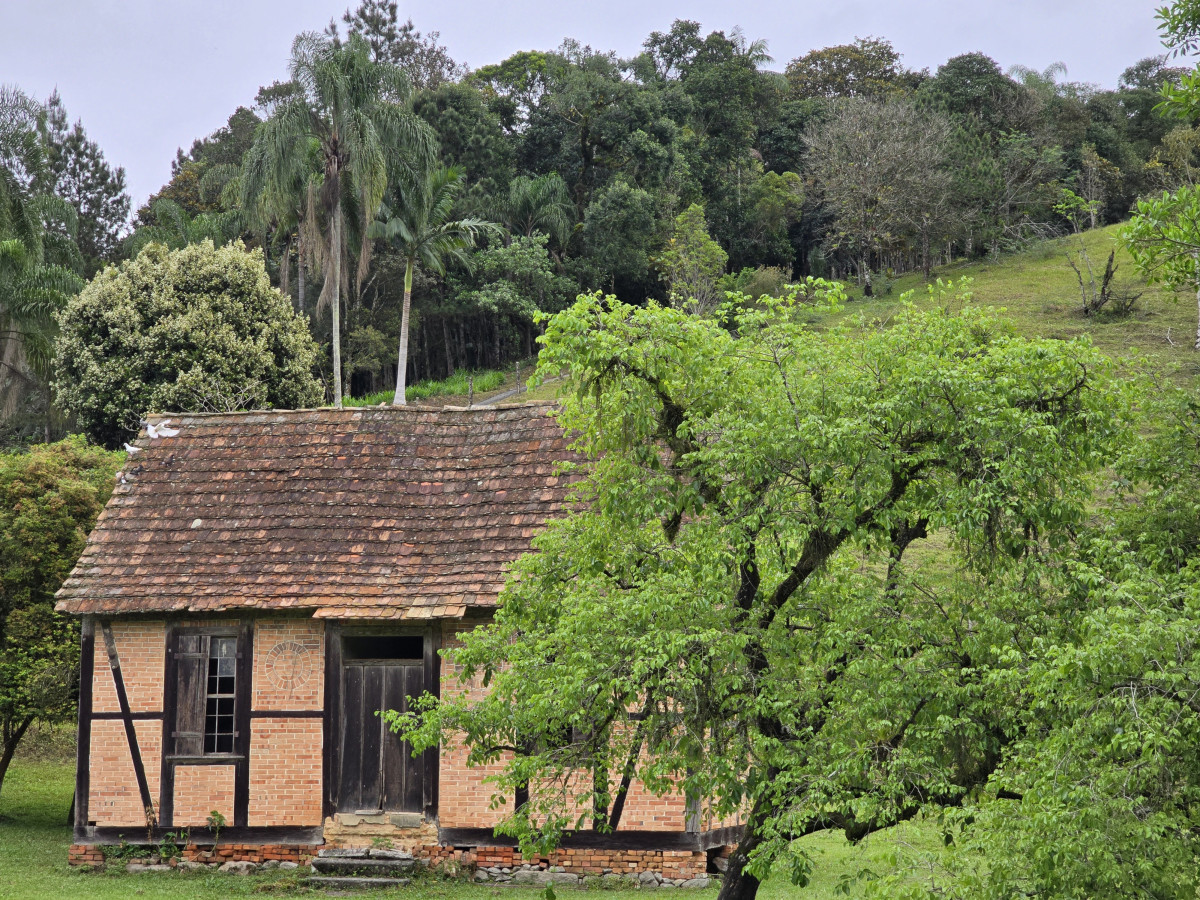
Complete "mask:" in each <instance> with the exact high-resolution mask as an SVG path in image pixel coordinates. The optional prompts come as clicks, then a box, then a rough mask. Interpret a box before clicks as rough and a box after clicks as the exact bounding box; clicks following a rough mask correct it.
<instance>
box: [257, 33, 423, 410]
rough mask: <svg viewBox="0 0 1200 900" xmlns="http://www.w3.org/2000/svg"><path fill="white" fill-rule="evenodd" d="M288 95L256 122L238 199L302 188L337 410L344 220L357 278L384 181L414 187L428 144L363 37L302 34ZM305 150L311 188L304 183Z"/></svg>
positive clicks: (401, 83)
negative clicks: (314, 157) (356, 241)
mask: <svg viewBox="0 0 1200 900" xmlns="http://www.w3.org/2000/svg"><path fill="white" fill-rule="evenodd" d="M290 72H291V77H292V81H293V82H294V83H295V85H296V87H297V90H296V91H294V92H293V93H292V94H291V95H290V96H288V97H287V98H286V99H284V100H282V101H281V102H280V103H279V104H278V105H277V106H276V108H275V111H274V113H273V114H272V116H271V117H270V118H269V119H268V120H267V121H266V122H264V123H263V124H262V126H261V127H260V128H259V131H258V134H257V136H256V137H255V143H254V146H253V147H252V148H251V150H250V152H249V153H248V155H247V161H246V171H245V175H244V179H243V184H244V191H245V195H246V196H248V197H255V196H258V195H260V194H262V193H263V192H264V191H267V190H268V189H269V190H271V192H273V193H276V194H282V193H284V192H286V191H288V190H291V189H293V187H294V186H295V185H297V184H302V185H304V186H305V187H306V189H307V192H308V197H307V206H308V209H309V210H310V211H311V212H310V214H308V215H306V217H305V225H306V227H307V228H309V229H311V230H312V231H313V232H314V233H315V235H316V236H319V238H320V240H319V241H315V242H313V243H314V244H315V246H313V248H312V249H313V250H315V251H316V255H317V261H318V262H319V264H320V266H321V268H322V269H323V270H324V271H325V273H326V274H325V282H324V287H323V288H322V291H321V301H322V302H325V303H328V304H329V307H330V309H331V310H332V318H333V331H332V344H333V394H334V396H333V401H334V405H335V406H339V407H340V406H341V405H342V352H341V302H342V288H343V281H345V282H346V283H347V284H348V282H349V271H348V268H349V267H345V268H344V265H345V261H346V258H347V256H348V251H349V250H350V247H349V245H348V241H347V232H348V229H347V219H349V220H350V221H351V224H352V225H354V226H357V230H358V232H359V233H360V234H361V236H362V246H361V247H360V248H359V253H358V257H359V266H360V275H361V274H365V267H366V264H367V260H368V255H369V254H368V251H369V249H370V244H369V239H368V238H367V236H366V235H367V227H368V225H369V223H370V222H371V221H372V220H373V219H374V217H375V213H376V212H377V211H378V209H379V204H380V203H381V202H382V201H383V197H384V193H385V191H386V189H387V185H388V180H389V176H391V177H392V178H393V179H396V178H399V179H408V180H410V181H416V180H418V179H419V177H420V174H421V173H422V172H423V171H424V170H425V168H426V167H427V166H428V165H429V164H430V162H431V160H432V157H433V153H434V138H433V134H432V132H431V130H430V128H429V126H428V125H426V124H425V122H424V121H423V120H421V119H420V118H419V117H417V116H416V115H414V114H413V113H412V112H411V111H410V110H409V109H408V108H407V103H408V102H409V100H410V97H411V94H412V85H411V82H410V81H409V79H408V78H407V76H406V75H405V74H404V73H403V72H402V71H401V70H400V69H399V68H397V67H396V66H394V65H389V64H387V63H382V62H377V61H375V60H374V59H373V58H372V56H371V50H370V47H369V46H368V45H367V43H366V41H364V40H363V38H361V37H359V36H358V35H356V34H351V35H350V36H349V37H348V39H347V40H346V41H345V42H344V43H342V42H335V41H333V40H331V39H330V38H327V37H322V36H321V35H317V34H312V33H306V34H302V35H300V36H299V37H297V38H296V41H295V43H293V45H292V60H291V67H290ZM314 147H315V148H316V152H317V154H318V156H319V159H320V161H321V167H322V175H321V178H320V181H319V183H318V182H316V181H314V180H311V179H308V178H307V177H304V176H307V173H308V172H309V171H310V167H311V162H310V156H311V154H312V152H313V149H314Z"/></svg>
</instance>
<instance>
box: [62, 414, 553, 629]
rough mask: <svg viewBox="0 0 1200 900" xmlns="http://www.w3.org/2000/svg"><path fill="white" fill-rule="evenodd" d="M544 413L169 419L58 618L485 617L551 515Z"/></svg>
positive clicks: (120, 491) (548, 425) (96, 538)
mask: <svg viewBox="0 0 1200 900" xmlns="http://www.w3.org/2000/svg"><path fill="white" fill-rule="evenodd" d="M551 410H552V407H550V406H547V405H534V404H530V405H521V406H506V407H488V408H482V409H480V408H476V409H469V410H466V409H453V408H444V409H428V408H426V409H417V408H413V407H409V408H403V407H385V408H365V409H343V410H338V409H317V410H303V411H298V412H286V411H280V412H252V413H245V412H243V413H223V414H203V415H191V414H188V415H176V416H174V417H169V418H171V420H172V423H171V424H172V426H176V427H178V428H179V434H178V435H176V436H174V437H160V438H158V439H157V440H153V441H151V440H149V439H148V438H145V437H143V438H142V439H141V440H140V442H139V444H140V446H142V447H143V448H144V450H143V452H141V453H138V454H136V455H134V456H131V457H130V458H129V460H128V461H127V462H126V464H125V475H126V478H127V482H128V483H127V484H118V485H117V488H116V490H115V491H114V493H113V496H112V499H111V500H110V501H109V503H108V506H107V507H106V508H105V510H104V512H103V513H102V514H101V516H100V520H99V522H97V524H96V528H95V530H94V531H93V532H92V534H91V537H89V538H88V542H87V546H86V547H85V548H84V551H83V555H82V556H80V558H79V562H78V563H77V564H76V565H75V569H74V571H72V573H71V575H70V577H69V578H68V579H67V580H66V582H65V583H64V584H63V586H62V589H61V590H60V591H59V592H58V606H57V608H58V609H59V610H60V611H62V612H68V613H98V614H105V615H111V614H121V613H148V612H153V613H159V612H200V613H208V612H219V611H223V610H233V609H246V608H251V609H269V610H292V609H296V610H308V611H311V612H313V613H314V614H315V615H317V616H321V617H337V618H346V617H349V618H387V619H405V618H418V619H427V618H442V617H456V616H462V615H463V614H464V613H465V612H466V611H467V610H468V609H471V608H478V607H492V606H494V605H495V603H496V597H497V595H498V594H499V592H500V588H501V587H502V585H503V583H504V576H505V571H506V568H507V566H508V564H509V563H511V562H512V561H513V560H514V559H515V558H516V557H518V556H519V555H520V554H522V553H523V552H525V551H526V550H528V549H529V546H530V539H531V538H532V537H533V535H534V534H536V533H537V531H538V530H539V528H540V527H541V526H542V524H543V523H544V522H545V521H546V519H547V518H549V517H551V516H554V515H556V514H559V513H560V512H561V511H562V510H563V507H564V503H565V500H566V493H567V487H568V482H569V480H570V479H569V478H568V477H564V476H563V475H562V474H561V472H560V466H559V463H561V462H562V461H564V460H569V459H574V458H575V457H574V455H573V454H572V453H571V451H570V450H568V449H567V441H566V439H565V438H564V435H563V432H562V429H561V428H560V427H559V425H558V424H557V422H556V421H555V420H554V419H553V418H551V416H550V412H551ZM158 418H161V417H158Z"/></svg>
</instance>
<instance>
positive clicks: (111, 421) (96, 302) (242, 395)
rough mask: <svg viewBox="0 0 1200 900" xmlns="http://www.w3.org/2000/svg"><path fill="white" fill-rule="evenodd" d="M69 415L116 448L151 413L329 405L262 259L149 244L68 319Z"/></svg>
mask: <svg viewBox="0 0 1200 900" xmlns="http://www.w3.org/2000/svg"><path fill="white" fill-rule="evenodd" d="M59 321H60V328H61V330H60V333H59V336H58V340H57V342H56V345H55V351H56V354H55V355H56V360H55V387H56V389H57V392H58V401H59V403H60V404H61V405H62V407H63V409H65V410H66V411H68V412H70V413H72V414H74V415H75V416H76V419H77V421H78V422H79V425H80V427H81V428H82V429H83V430H84V432H86V433H87V434H88V435H89V436H90V437H91V438H92V439H93V440H95V441H97V442H98V443H102V444H105V445H106V446H108V447H118V446H120V444H121V442H122V441H124V440H128V439H130V438H131V436H132V435H134V434H136V433H137V431H138V428H139V422H140V420H141V418H142V416H143V415H145V414H146V413H147V412H152V411H160V412H165V411H175V410H178V411H214V412H227V411H231V410H236V409H257V408H264V407H282V408H284V409H303V408H305V407H312V406H316V405H318V404H319V403H320V400H321V394H322V391H321V384H320V382H319V381H318V380H317V378H316V376H315V375H314V374H313V371H314V369H315V367H316V363H317V347H316V344H315V342H314V341H313V339H312V336H311V335H310V334H309V332H308V325H307V322H306V321H305V320H304V319H303V318H302V317H300V316H298V315H296V314H295V313H294V312H293V311H292V306H291V303H290V302H289V301H288V300H287V298H285V297H284V296H283V295H282V294H280V293H279V291H278V290H276V289H275V288H273V287H271V282H270V280H269V279H268V278H267V272H266V269H265V268H264V266H263V257H262V251H261V250H254V251H247V250H246V249H245V247H243V246H242V245H241V243H240V242H237V243H234V244H229V245H226V246H223V247H219V248H214V247H213V245H212V242H211V241H204V242H202V243H199V244H191V245H189V246H187V247H184V248H183V249H181V250H168V249H167V248H166V247H164V246H163V245H161V244H151V245H149V246H148V247H146V248H145V249H144V250H143V251H142V252H141V253H140V254H139V255H138V256H137V257H136V258H135V259H132V260H128V261H126V262H124V263H122V264H121V265H120V266H110V267H109V268H107V269H105V270H104V271H102V272H101V273H100V274H99V275H97V276H96V278H95V279H93V280H92V282H91V284H89V285H88V286H87V287H86V288H85V289H84V290H83V291H82V292H81V293H80V294H79V296H78V297H75V298H74V299H72V301H71V302H70V303H69V304H68V306H67V308H66V309H65V310H64V311H63V313H62V315H61V316H60V319H59Z"/></svg>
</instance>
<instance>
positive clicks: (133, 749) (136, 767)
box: [100, 622, 154, 809]
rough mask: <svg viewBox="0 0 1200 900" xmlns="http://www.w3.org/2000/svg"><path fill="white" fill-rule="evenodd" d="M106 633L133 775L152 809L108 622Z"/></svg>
mask: <svg viewBox="0 0 1200 900" xmlns="http://www.w3.org/2000/svg"><path fill="white" fill-rule="evenodd" d="M100 630H101V631H103V632H104V647H105V649H106V650H108V665H109V668H111V669H112V676H113V684H114V685H115V686H116V689H117V704H118V705H119V706H120V707H121V718H122V719H123V720H124V722H125V737H126V739H127V740H128V741H129V755H130V756H131V757H132V758H133V773H134V775H135V776H137V783H138V790H139V791H141V794H142V806H143V808H145V809H150V808H151V807H152V806H153V805H154V801H153V800H152V799H151V797H150V785H149V784H148V783H147V781H146V767H145V765H144V764H143V763H142V751H141V750H140V749H139V748H138V739H137V729H136V728H134V725H133V713H132V712H130V709H129V695H128V694H127V693H126V692H125V679H124V678H123V677H122V675H121V658H120V657H119V656H117V642H116V641H114V640H113V633H112V627H111V626H110V625H109V623H108V622H101V623H100Z"/></svg>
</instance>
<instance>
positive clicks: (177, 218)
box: [125, 198, 243, 256]
mask: <svg viewBox="0 0 1200 900" xmlns="http://www.w3.org/2000/svg"><path fill="white" fill-rule="evenodd" d="M144 219H146V220H148V221H146V224H143V225H140V226H138V228H137V229H136V230H135V231H134V232H133V234H131V235H130V236H129V237H128V238H126V239H125V250H126V251H127V252H128V253H129V255H130V256H137V255H138V254H139V253H141V252H142V250H143V249H145V248H146V247H147V246H149V245H150V244H162V245H163V246H164V247H168V248H170V249H171V250H178V249H180V248H181V247H186V246H187V245H188V244H198V243H200V242H201V241H211V242H212V243H214V244H216V245H217V246H220V245H221V244H227V243H229V241H231V240H233V239H234V238H235V237H237V235H238V232H239V231H240V230H241V225H242V220H243V217H242V215H241V211H240V210H238V209H232V210H222V211H218V212H200V213H196V214H195V215H194V216H190V215H188V212H187V210H186V209H184V208H183V207H182V206H180V205H179V204H178V203H176V202H175V201H174V200H168V199H166V198H160V199H158V200H155V201H154V203H153V204H151V206H150V214H149V216H146V217H144Z"/></svg>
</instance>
